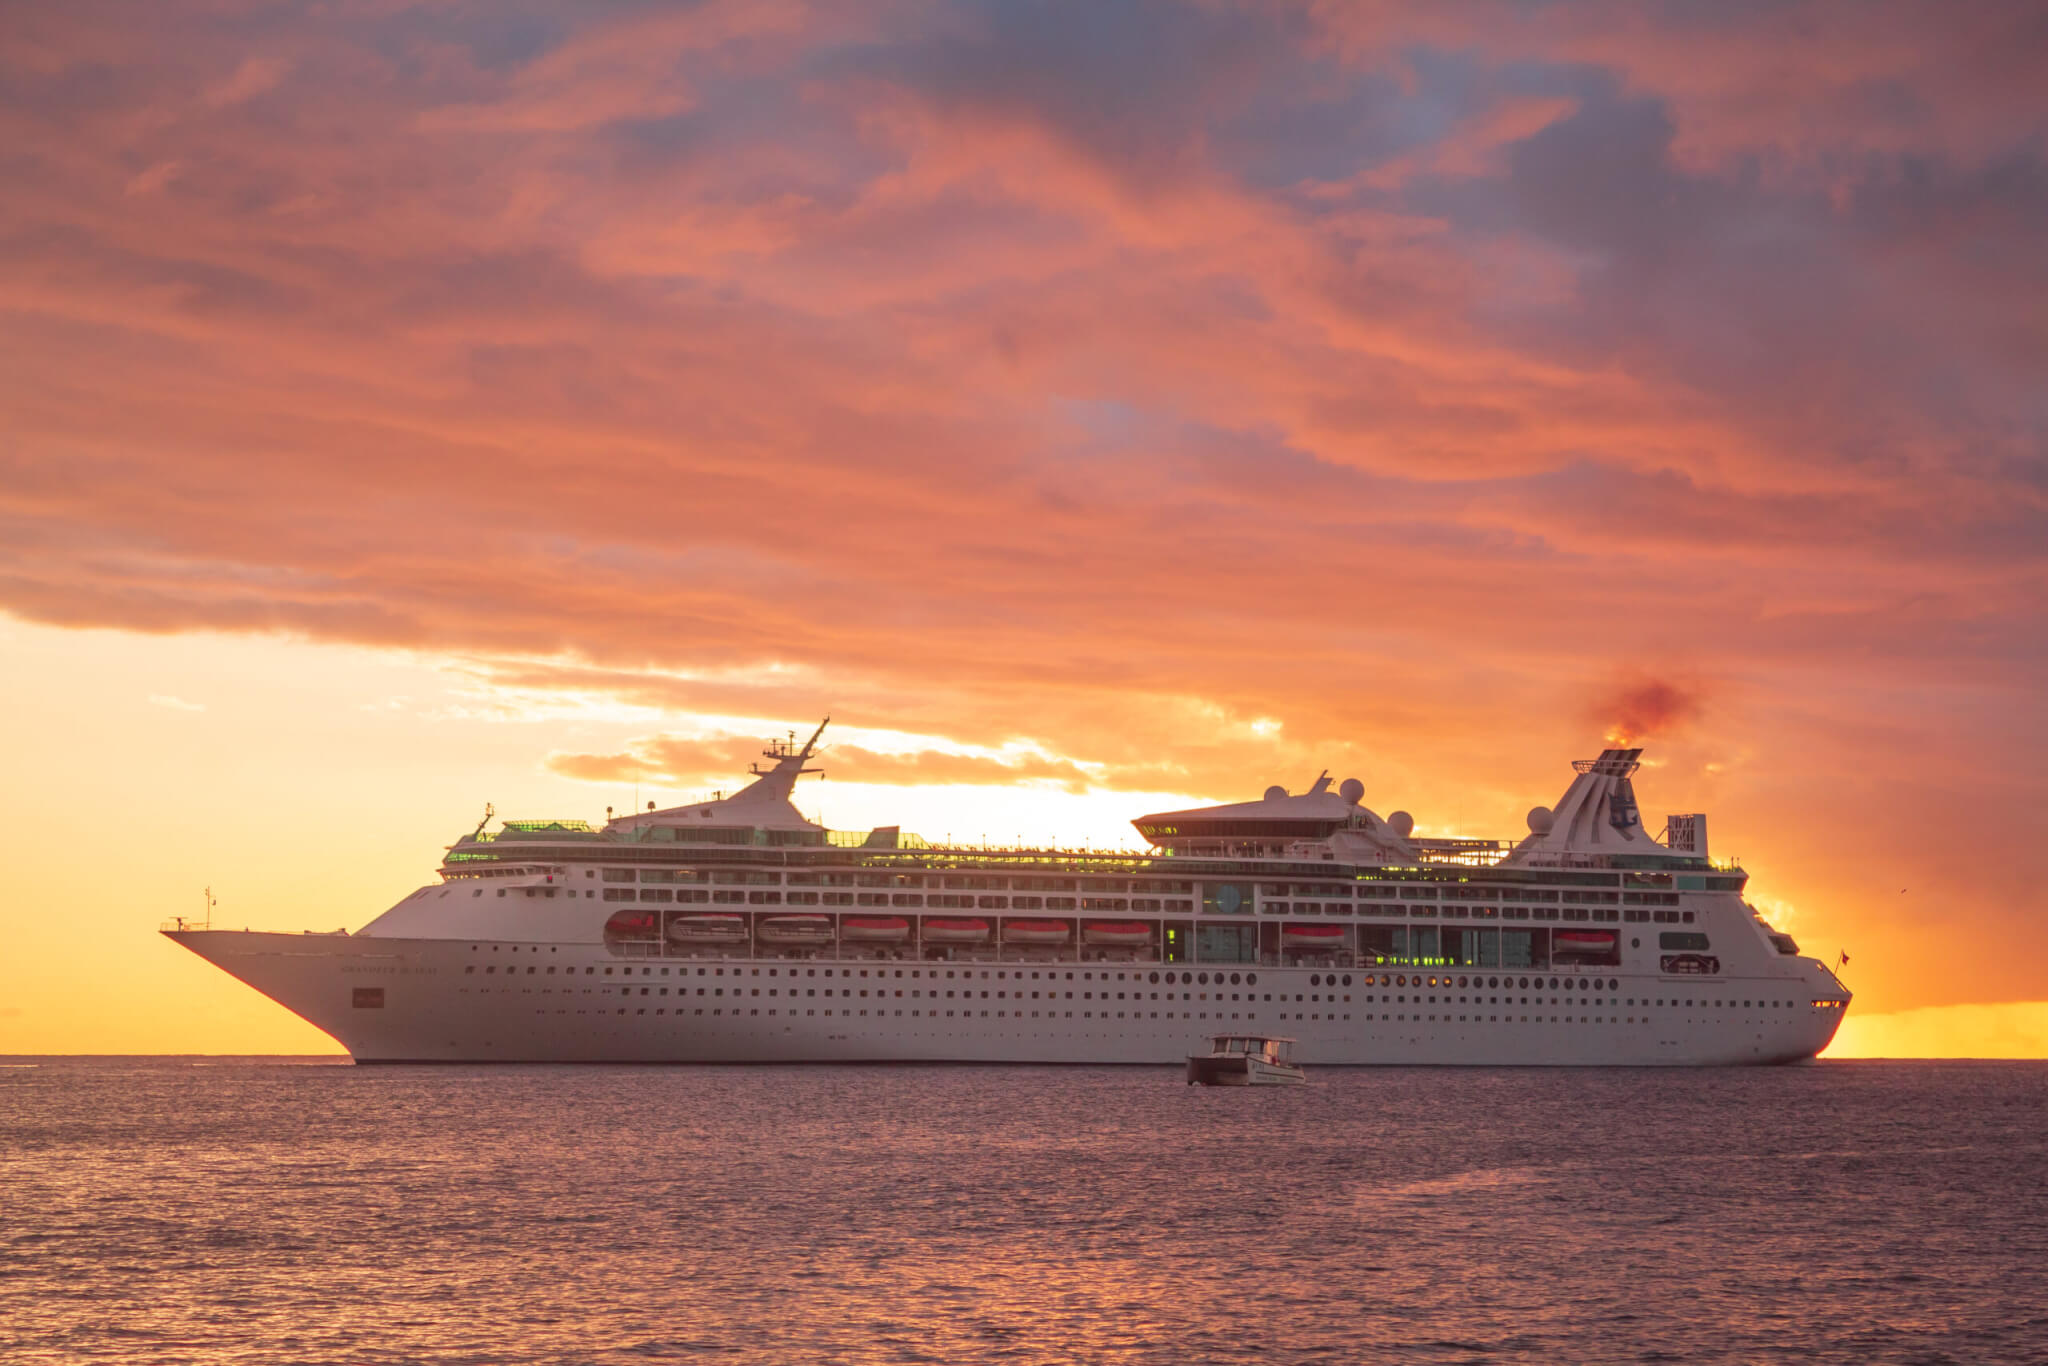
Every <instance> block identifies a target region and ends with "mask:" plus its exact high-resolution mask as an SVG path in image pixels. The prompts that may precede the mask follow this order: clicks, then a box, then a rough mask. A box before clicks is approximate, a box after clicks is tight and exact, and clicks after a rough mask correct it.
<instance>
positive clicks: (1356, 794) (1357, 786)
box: [1337, 778, 1365, 806]
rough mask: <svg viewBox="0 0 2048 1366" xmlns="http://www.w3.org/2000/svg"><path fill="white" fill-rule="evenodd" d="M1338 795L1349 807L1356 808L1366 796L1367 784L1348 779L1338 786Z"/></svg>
mask: <svg viewBox="0 0 2048 1366" xmlns="http://www.w3.org/2000/svg"><path fill="white" fill-rule="evenodd" d="M1337 795H1338V796H1340V797H1342V798H1343V799H1344V801H1345V803H1346V804H1347V805H1350V806H1356V805H1358V803H1359V801H1360V800H1361V799H1363V798H1364V796H1365V784H1364V783H1361V782H1360V781H1358V779H1356V778H1346V779H1345V780H1344V781H1343V782H1341V783H1339V784H1337Z"/></svg>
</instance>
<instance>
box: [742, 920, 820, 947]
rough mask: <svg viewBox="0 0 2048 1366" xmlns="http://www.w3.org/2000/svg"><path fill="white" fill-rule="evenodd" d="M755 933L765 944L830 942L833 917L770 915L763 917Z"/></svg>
mask: <svg viewBox="0 0 2048 1366" xmlns="http://www.w3.org/2000/svg"><path fill="white" fill-rule="evenodd" d="M754 933H755V934H756V935H757V936H758V937H759V938H760V940H761V942H762V943H764V944H829V943H831V942H832V917H831V916H829V915H769V916H763V917H762V918H761V923H760V925H759V926H758V927H756V929H755V931H754Z"/></svg>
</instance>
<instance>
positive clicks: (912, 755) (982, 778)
mask: <svg viewBox="0 0 2048 1366" xmlns="http://www.w3.org/2000/svg"><path fill="white" fill-rule="evenodd" d="M759 754H760V743H759V741H757V740H753V739H750V738H746V737H737V736H729V737H722V738H717V739H710V740H703V739H686V738H679V737H674V736H654V737H650V738H648V739H646V740H642V741H639V742H637V743H636V744H635V745H634V746H633V747H632V748H631V749H628V750H624V751H620V752H616V753H612V754H553V755H550V756H548V760H547V766H548V768H549V769H550V770H552V771H553V772H556V773H559V774H561V775H562V776H564V777H567V778H577V779H581V780H583V781H585V782H610V783H617V782H636V781H639V782H662V783H668V784H673V785H679V786H688V787H702V788H706V789H707V790H708V789H711V788H712V787H713V786H714V785H722V787H723V789H724V790H726V791H728V792H730V791H733V790H736V789H737V788H739V787H742V786H744V785H745V784H746V783H747V782H749V781H751V779H750V778H748V777H746V776H744V775H745V774H746V771H747V767H748V765H749V764H750V763H753V762H756V761H757V760H758V758H759ZM818 763H819V764H820V765H821V767H822V768H823V771H824V773H825V776H826V777H828V778H836V779H839V780H841V781H846V782H856V783H872V784H877V785H881V786H889V787H914V786H923V785H943V784H956V783H965V784H985V785H997V786H1009V785H1012V784H1015V783H1021V782H1055V783H1058V784H1060V785H1061V786H1063V787H1067V788H1069V789H1073V790H1080V789H1083V788H1085V787H1087V786H1089V784H1090V781H1091V779H1090V775H1089V774H1088V773H1087V772H1086V771H1084V770H1083V769H1082V768H1081V767H1080V766H1079V765H1077V764H1074V763H1072V762H1070V761H1066V760H1056V759H1046V758H1043V757H1041V756H1038V755H1029V754H1025V755H1009V756H1002V757H995V756H986V755H974V754H957V753H948V752H945V751H941V750H930V749H927V750H916V751H912V752H909V753H901V754H889V753H878V752H876V751H874V750H871V749H865V748H862V747H861V746H858V745H849V744H833V745H830V746H828V747H827V748H826V749H825V750H824V751H823V752H822V753H821V754H820V757H819V760H818Z"/></svg>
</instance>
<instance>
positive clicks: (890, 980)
mask: <svg viewBox="0 0 2048 1366" xmlns="http://www.w3.org/2000/svg"><path fill="white" fill-rule="evenodd" d="M829 720H830V718H827V721H828V722H829ZM824 729H825V726H824V724H821V725H820V726H819V727H818V729H817V731H816V732H814V733H813V734H812V735H811V737H810V739H809V740H808V741H806V742H805V743H803V744H802V745H798V744H797V743H795V737H794V736H791V738H790V739H789V740H788V741H787V742H777V743H774V744H771V745H770V746H769V747H768V748H767V749H766V750H765V751H764V757H765V759H766V760H767V763H766V765H765V766H764V765H762V764H759V763H757V764H755V765H754V766H753V771H752V776H753V781H752V782H751V783H750V784H749V785H748V786H746V787H745V788H744V789H742V790H740V791H737V792H735V793H733V794H732V795H730V796H720V797H718V798H717V799H714V800H709V801H700V802H695V803H692V804H690V805H687V806H677V807H670V808H667V809H662V810H656V809H653V807H654V804H653V803H649V809H648V810H646V811H635V812H633V813H630V814H628V815H626V816H624V817H621V818H616V819H611V820H608V821H607V822H606V823H605V824H604V825H603V827H602V828H593V827H592V826H590V825H589V824H587V823H585V822H583V821H578V820H507V821H503V822H501V823H500V825H499V827H498V828H497V829H495V830H492V829H490V828H489V825H490V821H491V816H490V815H488V814H487V815H486V817H485V820H484V823H483V824H481V825H479V826H478V827H477V828H476V830H475V831H474V832H473V833H470V834H467V835H465V836H463V837H462V838H461V839H460V840H458V841H457V842H456V843H455V844H453V845H451V846H449V848H448V849H447V853H446V857H445V858H444V859H443V860H442V863H441V868H440V871H439V875H438V877H437V879H436V880H435V881H434V882H432V883H430V884H428V885H427V886H424V887H421V888H419V889H418V890H417V891H414V892H412V893H410V894H409V895H407V896H406V897H405V898H404V899H403V900H401V901H399V902H398V903H397V904H396V905H394V906H392V907H391V908H390V909H389V910H386V911H385V912H384V913H383V914H381V915H379V916H378V917H377V918H376V919H374V920H372V921H371V922H370V923H369V924H367V925H365V926H364V927H363V928H362V929H360V930H358V931H356V932H355V933H352V934H351V933H348V932H345V931H342V932H335V933H266V932H259V931H254V930H224V929H216V928H213V927H212V926H211V925H210V924H207V925H195V924H188V923H186V922H183V921H176V922H173V923H171V924H169V925H167V926H166V927H165V929H164V933H165V934H167V935H168V936H169V937H170V938H171V939H173V940H175V941H177V942H178V943H180V944H182V945H184V946H185V947H186V948H188V949H190V950H191V951H192V952H194V953H196V954H198V955H199V956H200V957H202V958H205V959H206V960H207V961H208V962H211V963H213V964H215V965H216V966H218V967H220V968H221V969H223V970H224V971H226V972H228V973H231V974H233V975H234V976H235V977H237V978H240V979H241V980H242V981H243V982H246V983H247V984H248V985H250V986H252V987H254V988H255V989H256V990H258V991H260V992H262V993H263V994H264V995H266V996H268V997H270V998H271V999H272V1000H275V1001H277V1002H278V1003H280V1004H281V1005H283V1006H284V1007H285V1008H287V1009H288V1010H291V1011H292V1012H294V1013H295V1014H297V1015H300V1016H302V1017H303V1018H305V1019H306V1020H308V1021H310V1022H311V1023H312V1024H314V1025H315V1026H317V1027H318V1028H320V1029H322V1030H324V1031H325V1032H327V1033H328V1034H330V1035H332V1036H333V1037H334V1038H335V1039H337V1040H338V1041H339V1042H340V1043H341V1044H342V1045H343V1046H344V1047H345V1048H347V1050H348V1051H349V1053H350V1054H351V1055H353V1057H354V1058H355V1059H356V1061H358V1062H361V1063H396V1062H716V1063H743V1062H745V1063H751V1062H884V1061H904V1062H908V1061H926V1062H1020V1063H1024V1062H1028V1063H1159V1064H1173V1065H1176V1066H1178V1065H1180V1063H1181V1061H1182V1059H1184V1058H1185V1057H1186V1056H1187V1055H1188V1054H1189V1052H1190V1051H1191V1050H1193V1049H1196V1048H1199V1047H1200V1046H1201V1045H1202V1042H1203V1040H1205V1039H1207V1038H1208V1037H1209V1036H1211V1035H1214V1034H1218V1033H1224V1032H1237V1033H1264V1034H1275V1035H1286V1036H1289V1037H1292V1038H1293V1039H1295V1040H1297V1041H1298V1042H1297V1046H1296V1052H1297V1056H1298V1057H1299V1059H1300V1060H1301V1061H1302V1062H1304V1063H1306V1064H1309V1065H1311V1066H1332V1065H1336V1066H1342V1065H1369V1064H1395V1063H1409V1064H1427V1065H1477V1066H1509V1065H1542V1066H1589V1065H1610V1066H1655V1065H1690V1066H1715V1065H1732V1064H1762V1063H1789V1062H1798V1061H1802V1060H1805V1059H1808V1058H1811V1057H1813V1056H1814V1055H1816V1054H1817V1053H1819V1052H1820V1051H1821V1050H1822V1049H1823V1048H1825V1047H1826V1046H1827V1044H1828V1042H1829V1040H1830V1039H1832V1038H1833V1037H1834V1034H1835V1030H1836V1029H1837V1028H1838V1027H1839V1026H1840V1024H1841V1022H1842V1018H1843V1015H1844V1013H1845V1012H1846V1010H1847V1008H1848V1004H1849V992H1848V991H1847V990H1846V989H1845V988H1844V987H1843V985H1842V983H1841V982H1840V981H1839V980H1837V978H1836V977H1835V975H1834V974H1833V973H1832V972H1830V971H1829V969H1828V967H1827V966H1826V965H1825V964H1823V963H1821V962H1819V961H1818V960H1816V959H1814V958H1811V957H1805V956H1802V955H1801V954H1800V952H1799V947H1798V945H1797V944H1796V943H1794V942H1793V940H1792V939H1791V937H1790V936H1788V935H1785V934H1783V933H1780V932H1778V931H1777V930H1775V929H1773V928H1772V927H1771V926H1770V925H1769V924H1768V923H1766V922H1765V920H1764V919H1763V917H1762V916H1760V915H1759V914H1758V913H1757V911H1756V910H1755V909H1754V908H1753V907H1751V906H1750V905H1749V904H1748V903H1747V902H1746V901H1745V900H1744V899H1743V892H1744V888H1745V885H1746V881H1747V878H1746V875H1745V874H1744V873H1743V871H1742V870H1741V869H1740V868H1739V867H1737V866H1735V865H1734V864H1732V863H1727V862H1716V861H1714V860H1713V859H1711V858H1710V857H1709V855H1708V852H1707V823H1706V817H1705V816H1703V815H1699V814H1688V815H1674V816H1670V817H1668V818H1667V820H1666V823H1665V825H1664V828H1663V831H1662V833H1661V835H1658V836H1653V835H1651V834H1650V833H1649V831H1648V829H1647V828H1646V826H1645V825H1644V823H1643V817H1642V815H1641V812H1640V811H1639V809H1638V807H1637V804H1636V797H1635V791H1634V785H1633V782H1632V778H1633V775H1634V774H1635V773H1636V771H1637V769H1638V764H1639V759H1640V756H1641V753H1642V751H1641V750H1639V749H1607V750H1605V751H1603V752H1602V753H1601V755H1600V757H1599V758H1597V759H1588V760H1581V761H1579V762H1577V763H1575V764H1574V765H1573V769H1574V776H1573V778H1572V781H1571V784H1570V786H1569V787H1568V788H1567V789H1566V790H1565V793H1564V795H1563V797H1562V798H1561V799H1560V800H1559V801H1558V802H1557V804H1556V805H1555V806H1554V807H1537V808H1535V809H1534V810H1532V811H1530V812H1529V817H1528V832H1527V834H1526V835H1524V836H1523V837H1521V838H1520V839H1517V840H1512V841H1509V840H1481V839H1432V838H1425V837H1422V836H1419V835H1417V834H1416V833H1415V826H1414V821H1413V820H1412V819H1411V818H1410V817H1409V815H1408V814H1407V813H1406V812H1402V811H1395V812H1393V813H1392V814H1390V815H1387V816H1381V815H1379V814H1378V813H1376V812H1374V811H1372V810H1370V809H1369V808H1367V807H1366V806H1364V805H1362V801H1363V798H1364V795H1365V793H1364V789H1363V787H1362V785H1361V784H1360V783H1359V782H1358V781H1357V780H1355V779H1347V780H1345V781H1343V782H1341V783H1338V784H1336V785H1335V786H1334V787H1333V786H1332V785H1331V781H1330V778H1329V776H1328V774H1327V773H1325V774H1324V775H1323V776H1321V777H1318V778H1317V779H1316V780H1315V781H1314V782H1313V783H1312V784H1310V785H1309V787H1308V788H1307V790H1306V791H1301V792H1289V791H1288V790H1287V789H1286V788H1284V787H1278V786H1275V787H1271V788H1268V789H1267V790H1266V792H1265V795H1264V796H1262V797H1261V798H1259V800H1257V801H1250V802H1239V803H1234V804H1230V805H1223V806H1210V807H1200V808H1196V809H1193V810H1187V811H1170V812H1162V813H1159V814H1156V815H1150V816H1144V817H1141V818H1139V819H1138V820H1137V821H1135V822H1134V824H1135V825H1136V827H1137V831H1138V834H1139V835H1141V836H1142V837H1143V839H1144V841H1145V844H1146V846H1147V848H1146V849H1145V850H1143V851H1142V852H1130V851H1125V852H1101V851H1085V850H1075V849H1055V848H991V847H986V846H965V845H958V846H939V845H932V844H928V843H926V842H925V841H924V840H922V839H919V838H918V837H916V836H915V835H912V834H909V833H907V832H904V831H901V830H899V829H895V828H882V829H876V830H867V831H860V832H851V833H850V832H845V831H837V830H829V829H826V828H825V827H824V826H822V825H820V824H817V823H815V822H813V821H810V820H807V819H805V818H804V817H803V816H802V815H801V814H800V813H799V812H798V810H797V809H796V807H795V805H794V804H793V802H792V800H791V798H792V796H793V794H794V793H795V790H796V784H797V782H798V779H799V778H800V777H801V776H802V775H803V774H806V773H815V772H817V771H818V770H816V769H814V768H812V767H810V761H811V760H812V758H813V757H814V756H815V755H816V754H817V752H818V741H819V738H820V736H821V735H822V734H823V732H824Z"/></svg>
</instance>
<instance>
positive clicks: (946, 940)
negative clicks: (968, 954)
mask: <svg viewBox="0 0 2048 1366" xmlns="http://www.w3.org/2000/svg"><path fill="white" fill-rule="evenodd" d="M923 938H924V942H925V943H927V944H986V943H987V942H988V922H987V921H986V920H949V919H946V918H944V917H942V916H927V917H926V918H925V922H924V934H923Z"/></svg>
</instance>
